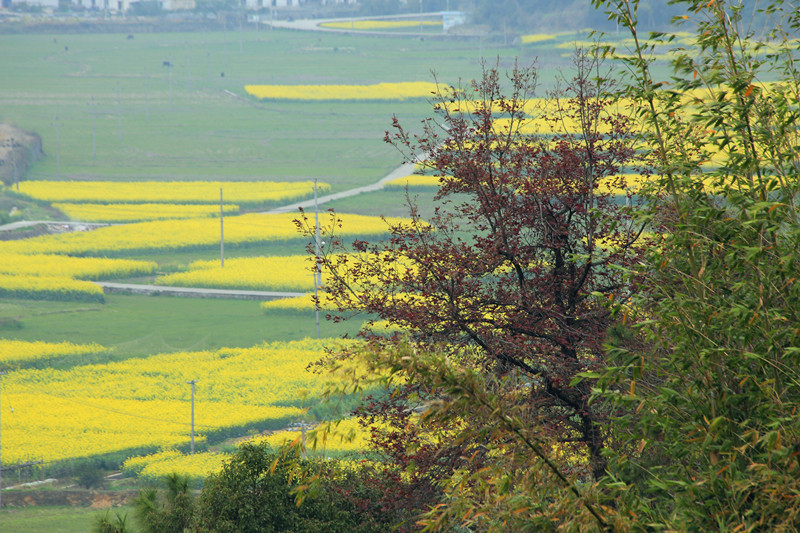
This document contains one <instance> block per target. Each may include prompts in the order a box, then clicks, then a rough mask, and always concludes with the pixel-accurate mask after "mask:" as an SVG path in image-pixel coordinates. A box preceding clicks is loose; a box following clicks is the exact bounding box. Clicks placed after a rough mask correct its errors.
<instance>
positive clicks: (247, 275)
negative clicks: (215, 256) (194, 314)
mask: <svg viewBox="0 0 800 533" xmlns="http://www.w3.org/2000/svg"><path fill="white" fill-rule="evenodd" d="M313 265H314V263H313V258H312V257H311V256H308V255H291V256H275V257H241V258H234V259H228V260H226V261H225V267H224V268H223V267H220V264H219V261H217V260H214V261H195V262H193V263H191V264H189V270H188V271H187V272H176V273H173V274H167V275H164V276H160V277H158V278H156V280H155V283H156V284H159V285H167V286H178V287H211V288H225V289H252V290H263V291H309V290H314V278H313V274H312V271H311V268H312V267H313ZM325 277H326V276H325V275H324V274H323V283H324V282H325Z"/></svg>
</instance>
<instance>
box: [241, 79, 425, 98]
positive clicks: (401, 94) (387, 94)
mask: <svg viewBox="0 0 800 533" xmlns="http://www.w3.org/2000/svg"><path fill="white" fill-rule="evenodd" d="M436 88H437V85H436V84H435V83H431V82H427V81H409V82H400V83H376V84H373V85H245V87H244V90H245V91H246V92H247V94H250V95H252V96H255V97H256V98H259V99H261V100H408V99H411V98H428V97H430V96H431V94H432V93H435V92H436Z"/></svg>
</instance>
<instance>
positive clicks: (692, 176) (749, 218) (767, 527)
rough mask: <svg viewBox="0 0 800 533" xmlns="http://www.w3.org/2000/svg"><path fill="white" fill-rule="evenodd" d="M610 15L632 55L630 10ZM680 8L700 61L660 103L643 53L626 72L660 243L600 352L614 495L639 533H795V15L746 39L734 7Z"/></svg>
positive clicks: (685, 62) (798, 331) (799, 490)
mask: <svg viewBox="0 0 800 533" xmlns="http://www.w3.org/2000/svg"><path fill="white" fill-rule="evenodd" d="M598 3H599V2H598ZM607 4H608V5H609V6H610V7H611V11H612V13H611V17H612V18H613V19H615V20H616V21H617V22H618V23H620V24H621V25H623V26H626V27H627V28H628V29H629V30H630V32H631V34H632V36H634V37H637V38H639V39H641V37H639V36H638V34H637V6H638V4H637V2H628V1H625V0H623V1H618V2H616V1H615V2H608V3H607ZM679 4H680V5H682V6H683V7H684V8H685V10H686V13H687V15H685V16H681V17H679V20H681V21H682V20H687V21H688V22H690V23H692V24H695V25H696V33H695V36H696V39H697V44H698V47H699V52H698V53H697V54H696V55H691V54H689V53H687V52H684V53H679V54H678V55H677V56H676V57H675V59H674V61H673V68H674V75H673V77H672V79H671V80H670V81H669V87H670V89H669V90H662V89H663V88H664V87H665V86H666V82H662V81H660V80H656V79H654V77H653V76H652V74H651V71H650V68H649V66H650V62H649V60H648V58H647V50H648V45H646V44H642V45H640V46H639V48H638V50H636V53H635V54H634V56H633V57H628V58H627V59H625V61H626V62H627V65H628V67H629V72H630V73H631V78H630V82H629V85H628V95H629V96H631V97H632V98H633V99H634V100H635V101H636V102H637V103H639V104H640V109H641V117H642V118H643V120H644V121H645V122H646V123H647V124H648V125H649V132H648V133H647V134H646V135H645V136H644V137H643V142H644V143H645V145H646V146H647V147H648V149H649V153H650V155H651V156H652V158H653V161H654V164H655V165H656V166H657V168H658V169H659V171H660V172H661V180H660V181H659V183H658V187H657V188H655V189H654V190H652V191H650V198H651V200H652V202H651V207H650V209H649V210H648V211H647V212H646V213H645V215H646V216H648V217H649V219H650V220H651V221H652V222H653V223H654V224H657V225H659V226H661V227H663V240H662V242H661V243H660V246H659V247H658V248H656V249H654V250H653V251H652V253H651V254H650V256H649V257H648V260H647V262H646V264H645V266H644V269H643V273H644V274H645V275H646V276H647V283H646V286H647V290H646V291H645V293H644V294H643V295H642V297H641V298H640V299H639V301H638V302H637V307H636V309H637V310H638V312H639V314H640V316H641V317H642V318H645V319H647V320H644V321H643V322H642V323H641V324H640V325H639V326H638V327H637V329H638V335H639V337H638V344H634V343H631V342H630V341H629V340H628V341H621V340H620V339H617V340H615V341H614V342H615V347H614V350H613V354H614V356H615V358H616V362H617V364H618V367H617V368H616V369H615V370H614V371H613V372H612V373H611V374H610V375H609V376H607V380H606V385H607V386H608V387H609V389H608V390H615V392H614V393H613V394H611V395H610V396H611V397H612V398H613V399H614V400H615V401H616V403H617V405H618V406H619V407H620V408H621V410H622V412H623V413H624V414H623V415H622V416H621V417H620V419H619V422H620V423H619V424H618V426H616V428H615V430H616V431H618V434H619V436H620V439H621V440H625V439H627V440H628V442H629V444H630V447H629V448H628V453H625V454H622V455H620V456H619V457H617V458H616V459H615V464H614V467H613V470H614V472H615V477H616V480H615V481H616V482H617V484H616V485H615V487H616V488H622V489H623V491H622V493H621V495H622V496H621V497H622V498H623V499H624V500H625V502H626V503H625V506H628V505H629V506H630V508H631V512H632V513H634V514H635V515H636V516H637V523H640V524H645V523H646V524H651V525H652V527H654V528H664V529H668V530H682V531H685V530H691V531H711V530H720V531H723V530H724V531H728V530H731V531H796V530H797V528H798V527H800V497H798V494H800V483H799V482H798V480H799V479H800V476H799V475H800V463H799V462H798V460H797V459H798V454H799V453H800V415H799V414H798V412H797V405H798V403H799V402H800V372H798V368H800V349H798V345H799V343H800V314H799V313H798V310H797V306H796V302H797V301H798V298H800V287H798V285H797V283H796V281H797V274H798V264H800V263H798V261H799V260H800V224H799V222H800V221H798V205H797V202H798V192H800V191H799V190H798V187H799V186H800V180H799V179H798V178H800V153H798V150H797V146H798V142H797V141H798V133H797V129H796V123H797V117H798V110H799V109H800V108H799V106H798V104H799V103H800V98H799V95H798V85H797V84H798V82H800V76H799V75H798V71H797V70H796V68H795V66H794V65H795V62H796V61H797V55H798V54H797V46H796V44H795V43H793V42H791V41H790V40H789V38H788V36H789V35H792V34H796V32H797V30H798V22H799V21H798V16H797V12H796V11H793V9H795V8H792V7H791V6H790V5H788V4H784V3H783V2H781V1H776V2H771V3H769V4H767V6H765V7H764V9H765V10H766V11H769V12H770V13H771V20H774V21H776V22H775V26H773V27H772V31H771V32H768V33H765V34H763V35H758V36H756V35H754V34H752V33H747V32H745V31H743V30H741V29H740V28H742V27H743V25H742V7H741V6H740V5H735V4H728V3H726V2H695V1H686V2H679ZM651 38H652V39H660V40H664V41H669V40H670V39H671V37H670V36H669V35H664V34H658V35H654V36H651ZM767 40H768V42H767ZM765 80H777V82H778V83H776V84H765V83H764V81H765ZM701 90H702V91H706V93H705V94H707V95H708V96H704V93H703V92H698V91H701ZM689 91H693V92H692V93H691V94H693V95H694V96H695V97H694V98H686V97H685V96H686V94H687V92H689ZM717 153H719V154H720V156H718V157H717V158H716V159H715V160H714V161H715V162H717V164H718V166H717V167H716V168H711V167H710V166H709V165H708V164H707V163H706V161H708V159H709V156H710V155H713V154H717ZM614 385H616V386H617V388H616V389H615V386H614ZM620 389H622V390H624V391H626V393H625V394H619V393H618V391H619V390H620Z"/></svg>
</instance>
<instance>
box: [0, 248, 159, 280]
mask: <svg viewBox="0 0 800 533" xmlns="http://www.w3.org/2000/svg"><path fill="white" fill-rule="evenodd" d="M157 266H158V265H156V263H155V262H153V261H139V260H135V259H109V258H106V257H68V256H63V255H49V254H19V253H3V254H0V274H8V275H12V274H15V275H30V276H63V277H67V278H78V279H86V280H101V279H112V278H123V277H130V276H144V275H147V274H152V273H154V272H155V271H156V267H157Z"/></svg>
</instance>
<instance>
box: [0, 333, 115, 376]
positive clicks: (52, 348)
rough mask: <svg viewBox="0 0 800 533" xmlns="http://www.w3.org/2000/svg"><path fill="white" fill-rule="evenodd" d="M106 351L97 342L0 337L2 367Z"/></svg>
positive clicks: (106, 349) (0, 361)
mask: <svg viewBox="0 0 800 533" xmlns="http://www.w3.org/2000/svg"><path fill="white" fill-rule="evenodd" d="M106 351H108V348H105V347H104V346H100V345H99V344H95V343H92V344H73V343H71V342H44V341H20V340H13V339H0V369H2V368H8V366H9V365H14V364H19V363H26V362H30V361H38V360H42V359H54V358H58V357H64V356H69V355H88V354H95V353H103V352H106Z"/></svg>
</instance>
